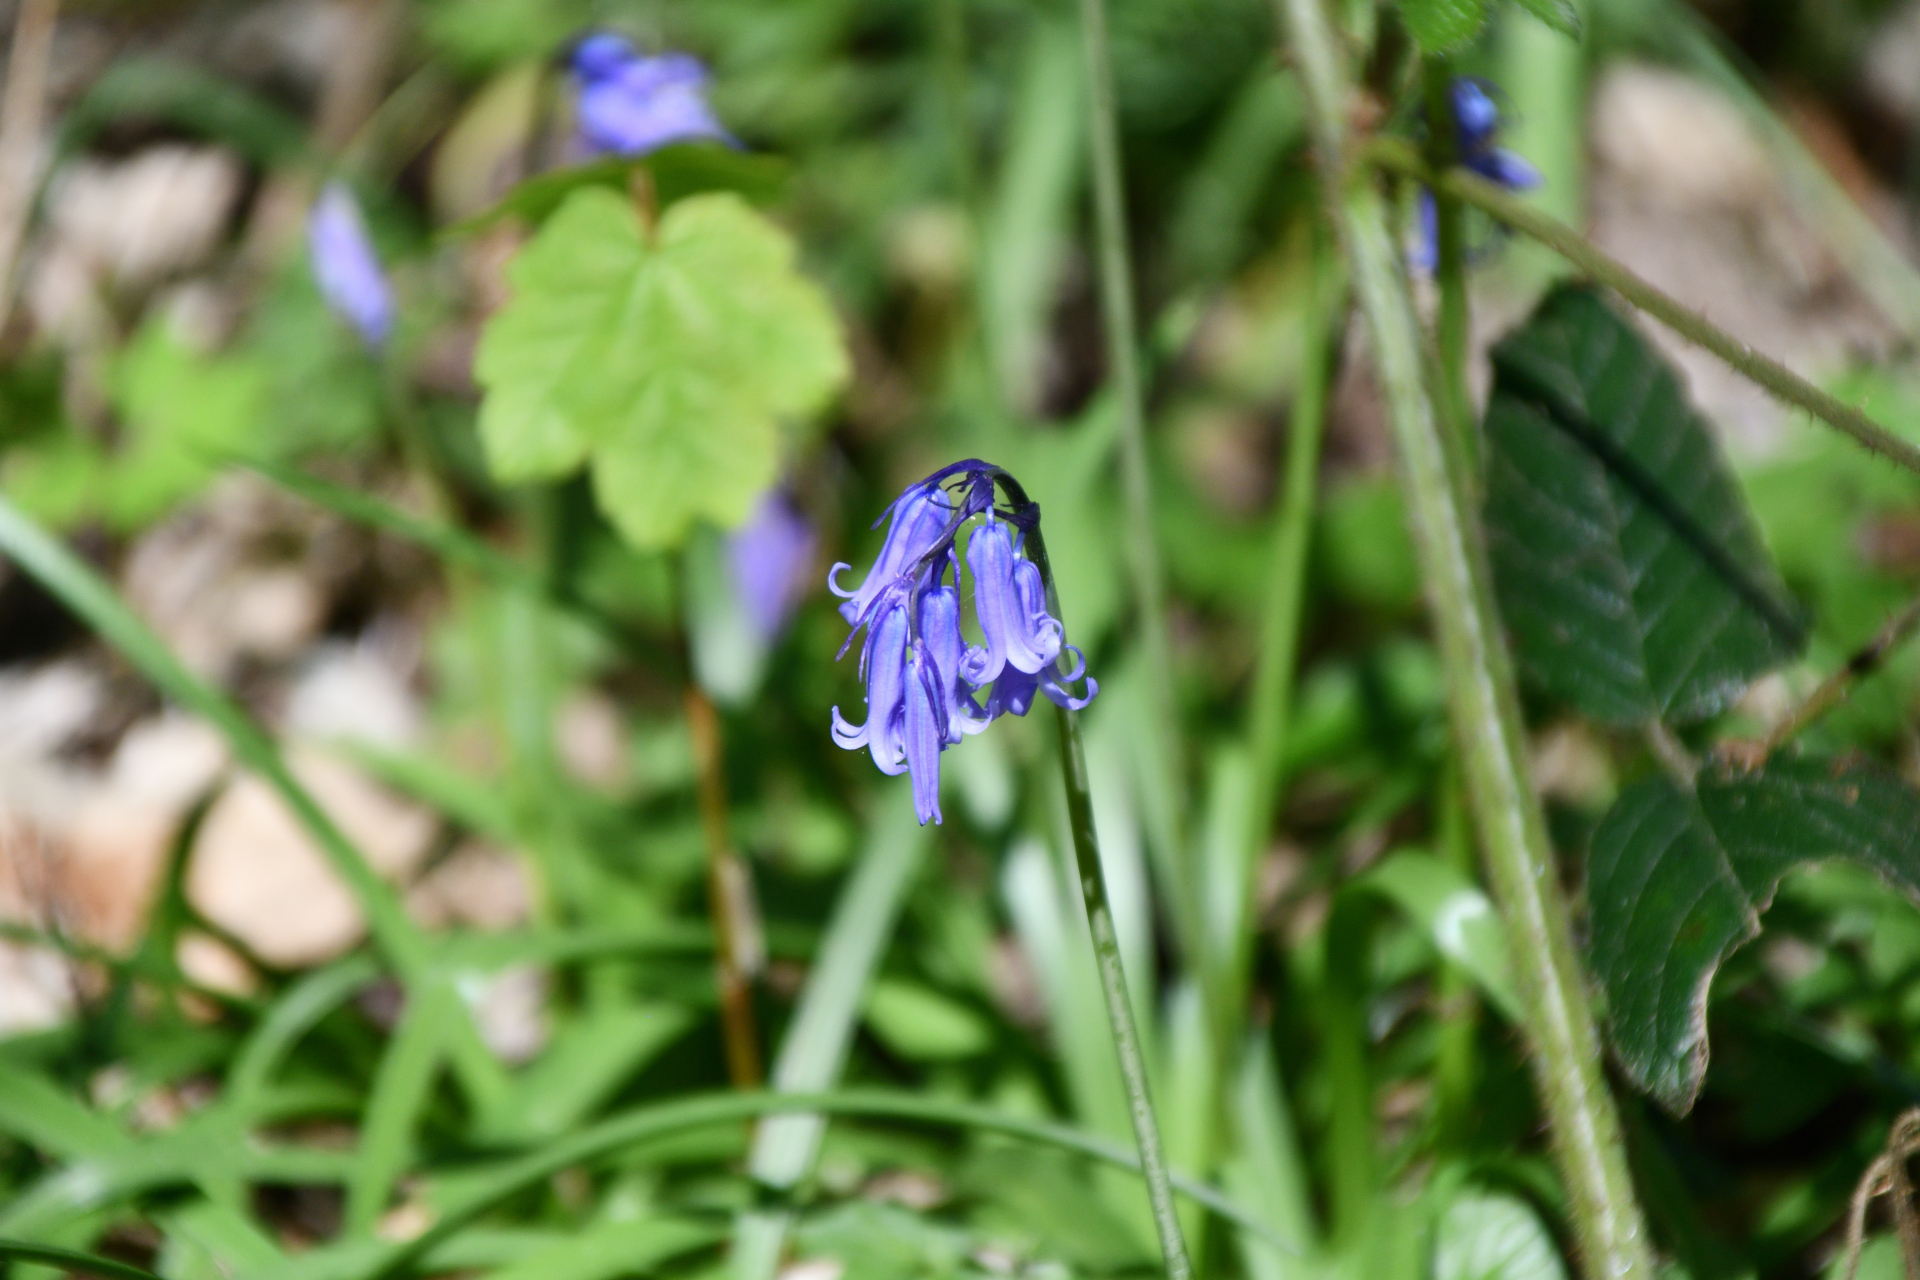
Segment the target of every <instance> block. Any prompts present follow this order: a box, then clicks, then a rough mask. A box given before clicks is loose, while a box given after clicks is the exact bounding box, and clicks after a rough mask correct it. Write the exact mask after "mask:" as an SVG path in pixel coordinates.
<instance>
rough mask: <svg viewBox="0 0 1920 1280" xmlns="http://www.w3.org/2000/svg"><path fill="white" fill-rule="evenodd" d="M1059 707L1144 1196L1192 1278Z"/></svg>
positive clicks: (1082, 758)
mask: <svg viewBox="0 0 1920 1280" xmlns="http://www.w3.org/2000/svg"><path fill="white" fill-rule="evenodd" d="M1049 594H1051V593H1049ZM1056 616H1057V615H1056ZM1059 712H1060V772H1061V777H1062V779H1063V780H1064V782H1065V783H1066V788H1067V815H1068V820H1069V821H1070V822H1071V824H1072V826H1073V855H1074V861H1075V865H1076V867H1077V868H1078V869H1079V872H1080V899H1081V902H1082V903H1083V904H1084V905H1085V907H1086V910H1087V928H1088V930H1089V931H1090V932H1091V933H1092V934H1093V958H1094V965H1095V967H1096V968H1097V969H1098V970H1099V971H1100V994H1101V995H1102V996H1103V997H1104V998H1105V1000H1106V1005H1107V1021H1108V1022H1109V1023H1111V1024H1112V1028H1113V1048H1114V1052H1115V1053H1116V1054H1117V1055H1118V1056H1119V1059H1120V1080H1121V1083H1122V1084H1123V1085H1124V1086H1125V1088H1126V1091H1127V1111H1128V1113H1129V1115H1130V1117H1131V1118H1132V1120H1133V1137H1134V1141H1135V1142H1137V1143H1138V1144H1139V1147H1140V1168H1141V1171H1142V1172H1143V1173H1144V1175H1145V1176H1146V1180H1147V1200H1148V1202H1149V1203H1150V1204H1151V1205H1152V1207H1153V1225H1154V1229H1155V1230H1156V1231H1157V1232H1158V1233H1159V1235H1160V1254H1161V1256H1162V1257H1163V1258H1164V1259H1166V1264H1167V1280H1189V1277H1191V1276H1192V1274H1193V1267H1192V1264H1191V1263H1190V1262H1188V1260H1187V1242H1186V1239H1185V1237H1184V1236H1183V1235H1182V1234H1181V1231H1180V1218H1179V1215H1178V1214H1177V1213H1176V1212H1175V1210H1174V1204H1173V1184H1172V1183H1171V1182H1170V1181H1169V1179H1168V1176H1167V1156H1166V1150H1165V1147H1164V1146H1163V1145H1162V1143H1161V1141H1160V1126H1159V1123H1158V1121H1156V1120H1155V1118H1154V1113H1153V1098H1152V1096H1151V1094H1150V1093H1149V1092H1148V1089H1147V1064H1146V1059H1145V1058H1144V1057H1143V1056H1142V1054H1141V1051H1140V1032H1139V1030H1138V1028H1136V1027H1135V1026H1134V1024H1133V1005H1132V1004H1131V1003H1130V1001H1129V999H1128V996H1127V975H1126V971H1125V970H1124V969H1123V968H1122V966H1121V964H1120V940H1119V935H1118V934H1117V933H1116V932H1115V930H1114V925H1113V906H1112V904H1111V903H1109V902H1108V900H1107V877H1106V873H1105V871H1104V870H1102V868H1101V866H1100V839H1099V836H1098V835H1097V834H1096V833H1095V831H1094V827H1093V794H1092V792H1091V791H1090V790H1089V789H1088V786H1087V758H1086V751H1085V748H1084V747H1083V746H1082V745H1081V742H1080V716H1079V713H1078V712H1074V711H1069V710H1067V709H1066V708H1065V707H1062V708H1060V709H1059Z"/></svg>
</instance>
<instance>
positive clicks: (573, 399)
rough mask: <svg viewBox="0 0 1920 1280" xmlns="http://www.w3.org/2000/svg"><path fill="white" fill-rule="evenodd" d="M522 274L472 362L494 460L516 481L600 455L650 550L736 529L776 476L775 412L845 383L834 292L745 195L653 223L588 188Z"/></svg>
mask: <svg viewBox="0 0 1920 1280" xmlns="http://www.w3.org/2000/svg"><path fill="white" fill-rule="evenodd" d="M511 280H512V284H513V287H514V293H515V296H514V299H513V301H512V302H510V303H508V304H507V306H506V307H505V308H503V309H502V311H501V312H500V314H499V315H498V316H497V317H496V318H495V319H494V320H493V322H492V323H491V324H490V325H489V326H488V328H487V332H486V334H485V336H484V337H483V338H482V339H481V342H480V348H479V352H478V355H477V357H476V360H475V366H474V368H475V374H476V375H477V377H478V378H479V380H480V382H481V384H482V385H483V386H484V387H485V388H486V389H487V398H486V401H485V403H484V404H483V405H482V406H481V411H480V434H481V438H482V440H483V442H484V443H485V445H486V450H487V457H488V462H489V465H490V466H491V467H492V470H493V472H494V475H495V476H496V477H497V478H498V479H500V480H502V481H505V482H513V481H522V480H534V479H549V478H554V477H559V476H563V475H566V474H567V473H568V472H570V471H573V470H574V469H576V468H577V467H578V466H579V465H580V464H581V463H582V462H585V461H588V460H589V459H590V460H591V463H592V468H593V484H594V493H595V496H596V497H597V498H598V500H599V503H600V507H601V509H602V510H603V511H605V512H606V513H607V516H608V518H609V519H611V520H612V522H613V524H614V525H615V527H617V528H618V529H619V530H620V532H621V533H622V534H623V535H624V536H625V537H626V538H627V539H628V540H629V541H631V542H633V543H634V544H636V545H638V546H643V547H668V546H673V545H675V544H677V543H678V542H679V541H680V540H681V538H682V537H684V535H685V534H686V531H687V529H688V527H689V526H690V525H691V524H692V523H693V521H694V520H696V519H701V518H705V519H709V520H712V521H713V522H714V523H716V524H719V525H722V526H732V525H735V524H738V523H739V522H740V521H741V520H742V519H744V518H745V517H746V515H747V512H748V509H749V508H750V507H751V505H752V502H753V499H754V498H755V497H756V496H757V495H758V494H759V493H760V492H761V491H762V490H763V489H765V488H766V487H767V485H768V484H770V483H772V481H773V479H774V476H775V472H776V468H777V466H778V463H779V453H780V436H779V430H778V425H777V421H778V419H780V418H783V417H800V416H803V415H806V414H809V413H812V412H814V411H816V410H818V409H819V408H821V407H822V406H823V405H824V404H825V403H826V401H827V400H828V398H829V397H831V396H832V394H833V392H834V391H835V390H836V389H837V388H838V387H839V386H840V384H841V383H842V382H843V381H844V380H845V379H846V377H847V372H848V363H847V355H846V351H845V349H844V347H843V345H842V343H841V339H840V331H839V325H838V323H837V322H836V320H835V319H834V315H833V311H832V308H831V307H830V306H829V304H828V302H827V300H826V297H825V296H824V295H823V294H822V293H821V292H820V291H819V290H818V289H817V288H816V287H814V286H813V285H812V284H811V283H809V282H808V281H807V280H805V279H804V278H803V277H801V276H800V275H798V274H797V273H796V272H795V271H794V270H793V244H792V242H791V241H790V240H789V239H788V238H787V236H786V235H785V234H784V233H783V232H781V231H780V230H779V229H778V228H776V227H774V226H773V225H772V224H770V223H768V222H767V221H766V220H765V219H763V218H761V217H760V216H759V215H758V214H756V213H754V212H753V211H752V210H750V209H749V208H747V206H746V204H745V203H744V202H742V201H741V200H740V198H739V197H738V196H734V195H728V194H710V195H701V196H692V197H689V198H687V199H685V200H682V201H681V202H679V203H678V204H676V205H674V206H673V207H672V208H670V209H668V210H667V212H666V215H665V216H664V217H663V218H662V219H661V220H660V225H659V227H658V229H657V231H656V232H655V233H654V234H652V235H648V234H646V233H645V232H644V231H643V229H642V227H641V225H640V220H639V217H638V215H637V214H636V212H635V210H634V209H633V207H632V205H631V204H630V203H628V202H627V201H626V200H624V199H622V198H621V197H620V196H618V195H616V194H614V193H613V192H611V191H607V190H604V189H601V188H597V187H596V188H589V189H587V190H582V191H576V192H574V193H573V194H572V195H571V196H569V197H568V198H567V201H566V203H565V204H564V205H562V206H561V208H560V211H559V212H558V213H556V214H555V215H554V216H553V218H552V219H550V220H549V221H548V222H547V224H546V226H545V227H543V228H542V229H541V231H540V234H539V235H538V236H536V237H535V238H534V239H533V241H532V243H530V244H529V245H528V246H527V248H526V249H525V250H524V251H523V252H522V253H521V255H520V257H519V258H518V259H517V260H516V261H515V262H514V264H513V267H512V269H511Z"/></svg>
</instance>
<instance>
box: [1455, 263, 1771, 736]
mask: <svg viewBox="0 0 1920 1280" xmlns="http://www.w3.org/2000/svg"><path fill="white" fill-rule="evenodd" d="M1493 365H1494V388H1493V395H1492V398H1491V399H1490V401H1489V402H1488V405H1487V416H1486V445H1487V459H1486V467H1487V475H1486V493H1487V541H1488V549H1489V552H1490V554H1491V557H1492V561H1493V572H1494V581H1495V586H1496V588H1497V590H1498V592H1499V597H1500V611H1501V613H1502V615H1503V616H1504V617H1505V619H1506V623H1507V627H1508V629H1509V630H1510V631H1511V632H1512V637H1513V641H1514V646H1515V649H1516V652H1517V654H1518V657H1519V660H1520V664H1521V666H1522V668H1523V669H1524V670H1525V671H1526V673H1527V674H1528V675H1529V676H1531V677H1532V678H1533V679H1534V680H1536V681H1538V682H1539V683H1540V684H1541V685H1542V686H1544V687H1545V688H1546V689H1547V690H1548V691H1549V692H1551V693H1552V694H1554V695H1555V696H1556V697H1559V698H1562V699H1564V700H1566V701H1567V702H1570V703H1572V704H1573V705H1574V706H1575V707H1577V708H1579V709H1580V710H1581V711H1582V712H1584V713H1586V714H1587V715H1589V716H1592V717H1593V718H1595V719H1597V720H1604V721H1607V722H1609V723H1612V724H1619V725H1637V724H1644V723H1646V722H1648V721H1651V720H1670V721H1674V722H1681V723H1684V722H1687V721H1692V720H1699V719H1703V718H1705V717H1707V716H1711V715H1714V714H1716V713H1717V712H1719V711H1721V710H1723V709H1725V708H1726V707H1727V706H1728V705H1729V704H1731V703H1732V702H1733V701H1734V700H1735V699H1736V698H1738V697H1739V696H1740V693H1741V692H1742V690H1744V689H1745V688H1746V687H1747V685H1748V684H1749V683H1750V682H1751V681H1752V680H1753V679H1754V678H1755V677H1757V676H1759V675H1762V674H1764V673H1765V672H1767V671H1769V670H1771V669H1773V668H1775V667H1777V666H1780V665H1781V664H1783V663H1785V662H1787V661H1789V660H1791V659H1792V658H1793V657H1794V656H1795V655H1796V654H1798V653H1799V652H1800V649H1801V647H1802V645H1803V644H1804V641H1805V628H1804V625H1803V623H1802V621H1801V618H1800V614H1799V610H1798V607H1797V606H1796V605H1795V604H1794V603H1793V602H1792V601H1791V600H1790V599H1789V598H1788V597H1787V594H1786V589H1785V588H1784V587H1783V586H1782V585H1781V583H1780V580H1779V577H1778V575H1777V574H1776V573H1775V572H1774V569H1773V566H1772V564H1771V562H1770V561H1769V560H1768V558H1767V554H1766V552H1765V550H1764V549H1763V548H1762V545H1761V542H1760V538H1759V534H1758V533H1757V532H1756V531H1755V529H1754V525H1753V521H1752V520H1751V518H1750V517H1749V516H1748V513H1747V509H1746V506H1745V504H1744V502H1743V501H1742V499H1741V495H1740V490H1739V488H1738V486H1737V485H1736V484H1735V482H1734V480H1733V478H1732V477H1731V476H1730V475H1729V473H1728V472H1727V469H1726V467H1725V465H1724V463H1723V462H1722V460H1721V457H1720V451H1719V448H1718V447H1717V446H1716V444H1715V443H1714V440H1713V437H1712V435H1711V434H1710V432H1709V431H1708V428H1707V426H1706V424H1705V423H1704V422H1703V421H1702V420H1701V418H1700V416H1699V415H1698V414H1696V413H1695V412H1694V411H1693V410H1692V409H1691V408H1690V407H1689V406H1688V404H1687V401H1686V393H1685V390H1684V388H1683V387H1682V385H1681V382H1680V379H1679V378H1678V377H1677V376H1676V375H1675V374H1674V373H1673V371H1672V370H1671V369H1669V368H1668V367H1667V366H1666V364H1665V363H1663V362H1662V361H1661V359H1660V358H1659V356H1658V355H1657V354H1656V353H1655V352H1654V351H1653V349H1652V348H1651V347H1649V346H1648V345H1647V343H1646V341H1645V340H1644V339H1642V338H1641V337H1640V335H1639V334H1638V333H1636V332H1635V331H1634V330H1633V329H1632V328H1631V327H1630V326H1629V325H1628V324H1627V323H1626V322H1625V321H1623V320H1622V319H1621V318H1620V317H1619V316H1617V315H1616V314H1614V312H1613V310H1612V308H1610V307H1609V306H1608V305H1607V304H1606V302H1605V301H1603V300H1602V298H1601V297H1600V295H1599V294H1598V293H1597V292H1595V291H1594V290H1592V289H1589V288H1584V287H1578V286H1575V287H1567V288H1562V289H1559V290H1556V291H1555V292H1554V293H1553V294H1551V295H1550V296H1549V297H1548V298H1547V299H1546V301H1545V302H1543V303H1541V305H1540V308H1539V310H1537V311H1536V312H1535V313H1534V315H1533V317H1532V318H1531V319H1530V320H1528V321H1527V323H1526V324H1525V325H1524V326H1522V327H1521V328H1520V329H1519V330H1518V331H1516V332H1515V333H1513V334H1511V335H1509V336H1508V337H1507V338H1505V339H1504V340H1503V341H1502V342H1501V343H1500V344H1499V345H1498V346H1496V347H1495V348H1494V351H1493Z"/></svg>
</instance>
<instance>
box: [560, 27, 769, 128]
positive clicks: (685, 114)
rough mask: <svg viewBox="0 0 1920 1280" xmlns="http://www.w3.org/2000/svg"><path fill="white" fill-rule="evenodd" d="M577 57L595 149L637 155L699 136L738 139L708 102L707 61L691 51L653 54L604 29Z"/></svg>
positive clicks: (582, 117) (582, 103)
mask: <svg viewBox="0 0 1920 1280" xmlns="http://www.w3.org/2000/svg"><path fill="white" fill-rule="evenodd" d="M572 65H573V74H574V79H575V81H576V82H577V84H578V86H579V91H580V96H579V101H578V105H577V108H576V113H577V116H578V125H579V144H580V147H581V149H582V150H583V151H585V152H587V153H588V154H589V155H621V156H639V155H645V154H646V153H647V152H649V151H655V150H658V149H659V148H661V147H664V146H666V145H667V144H669V143H673V142H689V141H693V140H696V139H700V138H709V139H712V140H714V141H717V142H724V143H726V144H727V145H729V146H738V145H739V144H738V143H737V142H736V141H735V140H734V138H733V135H732V134H730V133H728V132H727V131H726V129H725V128H723V127H722V126H721V124H720V121H719V120H718V118H716V117H715V116H714V114H713V108H711V107H710V106H708V105H707V96H706V93H707V69H706V67H705V66H703V65H702V64H701V62H700V60H699V59H698V58H695V57H693V56H692V55H691V54H685V53H664V54H660V55H659V56H657V57H649V56H647V55H645V54H642V53H640V52H638V51H637V50H636V49H634V47H633V46H632V45H631V44H629V43H628V42H627V41H626V40H624V39H622V38H621V37H619V36H616V35H612V34H610V33H606V32H601V33H598V34H595V35H590V36H588V37H586V38H585V39H584V40H582V41H581V42H580V43H579V44H578V45H576V46H574V50H573V58H572Z"/></svg>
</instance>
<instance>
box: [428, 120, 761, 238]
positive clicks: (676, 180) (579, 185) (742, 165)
mask: <svg viewBox="0 0 1920 1280" xmlns="http://www.w3.org/2000/svg"><path fill="white" fill-rule="evenodd" d="M637 172H644V173H646V175H647V177H648V178H649V179H650V180H651V181H652V183H653V192H654V198H655V199H657V200H658V201H659V202H660V206H661V208H665V207H666V206H668V205H670V204H672V203H673V202H674V201H676V200H680V199H683V198H684V197H686V196H692V195H699V194H700V193H701V192H703V191H731V192H733V193H734V194H735V195H737V196H740V197H742V198H743V199H745V200H747V201H749V202H751V203H753V204H757V205H765V204H772V203H773V202H774V201H776V200H778V199H779V198H780V193H781V191H782V190H783V189H784V188H785V186H786V180H787V165H786V162H785V161H783V160H781V159H780V158H779V157H778V156H765V155H755V154H754V153H752V152H750V151H736V150H734V149H733V148H732V147H725V146H721V145H720V144H719V143H717V142H689V143H681V144H679V145H677V146H671V147H662V148H660V150H658V151H652V152H649V153H648V154H646V155H644V156H608V157H607V158H606V159H604V160H595V161H593V162H592V163H591V164H583V165H575V166H574V167H573V168H570V169H558V170H555V171H554V172H552V173H543V174H540V175H539V176H537V177H533V178H528V179H527V180H526V181H525V182H522V183H521V184H520V185H518V186H516V187H515V188H514V189H513V190H511V191H509V192H507V194H506V195H504V196H502V197H501V198H500V203H499V204H496V205H494V206H493V207H492V208H491V209H488V210H486V211H485V212H483V213H476V214H475V215H474V216H473V217H471V218H466V219H464V220H462V221H460V222H456V223H454V224H453V225H452V226H450V227H448V228H447V229H446V230H445V231H443V232H441V235H443V236H467V235H472V234H473V233H474V232H477V231H484V230H486V229H487V228H488V227H490V226H493V225H494V224H495V223H497V222H500V221H502V220H504V219H507V218H519V219H521V220H523V221H524V222H526V223H527V224H528V225H530V226H535V227H537V226H539V225H541V224H542V223H544V222H545V221H546V220H547V219H548V218H550V217H552V216H553V214H554V212H555V211H556V210H558V209H559V208H560V206H561V205H563V204H565V203H566V200H567V197H568V196H570V195H572V194H573V193H574V192H576V191H584V190H586V189H587V188H589V187H604V188H610V189H612V190H614V191H620V192H625V191H627V190H628V189H629V188H630V187H631V186H632V184H633V175H634V174H635V173H637Z"/></svg>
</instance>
